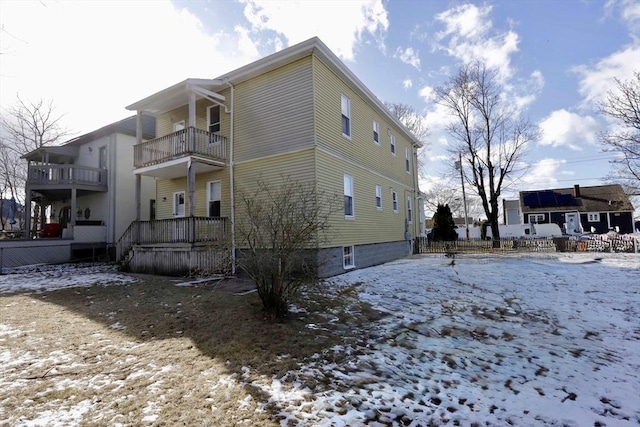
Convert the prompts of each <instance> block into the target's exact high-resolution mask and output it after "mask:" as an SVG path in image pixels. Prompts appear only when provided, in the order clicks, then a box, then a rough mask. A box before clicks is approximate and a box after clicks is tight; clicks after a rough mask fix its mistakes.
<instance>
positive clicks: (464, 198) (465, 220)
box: [456, 153, 469, 240]
mask: <svg viewBox="0 0 640 427" xmlns="http://www.w3.org/2000/svg"><path fill="white" fill-rule="evenodd" d="M458 155H459V157H458V161H457V162H456V168H457V169H460V183H461V184H462V203H463V204H464V228H465V229H466V230H467V240H469V220H468V215H467V195H466V193H465V191H464V174H463V171H462V153H458Z"/></svg>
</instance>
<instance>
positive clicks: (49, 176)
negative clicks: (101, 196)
mask: <svg viewBox="0 0 640 427" xmlns="http://www.w3.org/2000/svg"><path fill="white" fill-rule="evenodd" d="M27 182H28V183H29V184H41V185H42V184H45V185H49V184H51V185H54V184H84V185H95V186H103V187H106V186H107V170H106V169H99V168H90V167H87V166H78V165H31V166H29V174H28V177H27Z"/></svg>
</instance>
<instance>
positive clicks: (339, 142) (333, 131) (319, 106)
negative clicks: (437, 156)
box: [313, 57, 413, 186]
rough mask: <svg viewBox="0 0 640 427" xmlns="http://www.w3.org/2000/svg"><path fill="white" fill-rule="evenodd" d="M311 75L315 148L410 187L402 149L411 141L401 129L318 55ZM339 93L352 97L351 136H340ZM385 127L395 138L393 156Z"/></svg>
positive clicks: (411, 181)
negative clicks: (375, 136)
mask: <svg viewBox="0 0 640 427" xmlns="http://www.w3.org/2000/svg"><path fill="white" fill-rule="evenodd" d="M313 77H314V93H315V111H314V114H315V129H316V137H317V145H318V147H319V148H321V149H324V150H327V151H329V152H333V153H339V154H340V156H342V157H345V158H347V159H349V160H351V161H355V162H358V163H360V164H362V165H363V166H365V167H367V168H369V169H371V170H373V171H375V172H377V173H380V174H383V175H385V176H388V177H390V178H391V179H394V180H397V181H401V182H402V183H403V184H404V185H408V186H412V185H413V175H412V174H408V173H406V171H405V148H406V147H411V143H410V142H409V141H408V140H407V139H405V138H404V136H403V134H402V133H401V132H400V130H399V129H398V128H397V127H395V125H394V124H392V123H391V122H389V121H388V120H386V119H385V118H384V116H383V114H382V112H381V111H379V109H378V108H377V106H373V105H371V104H368V103H367V102H366V101H365V100H364V99H363V98H361V97H360V96H359V95H358V94H357V93H356V92H355V91H353V90H351V88H350V87H349V86H348V85H347V84H346V83H344V82H343V81H342V80H341V79H340V78H339V77H338V76H337V75H336V74H334V73H333V72H332V71H331V70H330V69H329V68H328V67H327V66H326V65H325V64H324V63H323V62H322V61H321V60H320V59H318V58H317V57H314V61H313ZM341 94H345V95H347V96H348V97H349V98H350V99H351V139H349V138H346V137H344V136H343V135H342V128H341V106H340V96H341ZM373 120H376V121H377V122H378V123H379V124H380V144H379V145H378V144H376V143H375V142H374V141H373ZM387 130H390V131H391V132H392V133H393V134H394V135H395V137H396V155H395V156H393V155H392V154H391V148H390V142H389V136H388V134H387ZM411 149H412V150H413V148H411ZM412 152H413V151H412ZM412 167H413V166H412ZM412 172H413V171H412Z"/></svg>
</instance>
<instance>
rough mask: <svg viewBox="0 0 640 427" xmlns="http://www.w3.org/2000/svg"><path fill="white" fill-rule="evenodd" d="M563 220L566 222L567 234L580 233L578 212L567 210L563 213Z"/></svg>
mask: <svg viewBox="0 0 640 427" xmlns="http://www.w3.org/2000/svg"><path fill="white" fill-rule="evenodd" d="M564 220H565V223H566V228H567V234H580V233H581V232H582V230H581V227H580V214H579V213H578V212H569V213H566V214H564Z"/></svg>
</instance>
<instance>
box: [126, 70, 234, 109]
mask: <svg viewBox="0 0 640 427" xmlns="http://www.w3.org/2000/svg"><path fill="white" fill-rule="evenodd" d="M222 87H224V86H223V82H222V81H221V80H218V79H186V80H184V81H182V82H180V83H177V84H175V85H173V86H170V87H168V88H166V89H163V90H161V91H160V92H156V93H154V94H153V95H151V96H148V97H146V98H144V99H141V100H140V101H137V102H134V103H133V104H131V105H128V106H127V107H126V108H127V110H130V111H141V112H144V113H147V114H151V115H153V116H157V115H158V114H161V113H164V112H166V111H170V110H173V109H175V108H178V107H181V106H183V105H187V104H188V103H189V97H190V95H191V94H194V95H195V98H196V100H198V99H201V98H213V99H215V100H217V101H218V102H220V103H222V102H224V101H225V97H224V96H222V95H220V94H219V93H216V91H217V90H220V89H221V88H222Z"/></svg>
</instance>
